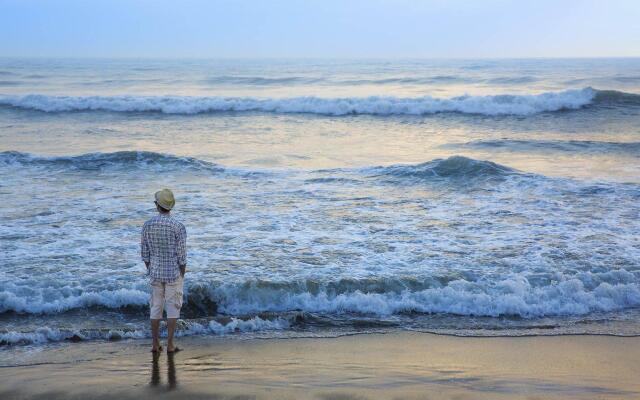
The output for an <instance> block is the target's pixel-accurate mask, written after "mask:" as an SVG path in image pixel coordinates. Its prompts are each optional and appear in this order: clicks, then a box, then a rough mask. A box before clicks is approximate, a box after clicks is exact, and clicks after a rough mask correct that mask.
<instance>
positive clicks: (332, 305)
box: [0, 269, 640, 318]
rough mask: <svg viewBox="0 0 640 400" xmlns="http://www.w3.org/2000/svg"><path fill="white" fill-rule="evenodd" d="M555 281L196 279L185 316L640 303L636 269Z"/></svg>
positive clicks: (493, 312) (112, 294)
mask: <svg viewBox="0 0 640 400" xmlns="http://www.w3.org/2000/svg"><path fill="white" fill-rule="evenodd" d="M554 276H555V278H554V279H557V280H554V279H551V277H549V279H548V281H544V280H543V281H540V280H539V279H537V278H536V279H533V280H531V279H529V278H528V277H527V276H524V275H517V274H513V275H505V276H502V277H496V278H495V279H493V280H484V279H482V278H479V279H478V280H467V279H445V278H441V279H438V278H437V277H432V278H427V279H423V280H420V279H416V278H412V279H393V278H372V279H365V280H356V279H349V280H340V281H335V282H324V283H323V282H317V281H313V280H303V281H298V282H272V281H257V280H256V281H246V282H239V283H221V282H208V283H206V282H196V283H193V284H191V285H190V286H189V287H187V288H186V290H185V296H186V301H185V310H184V312H185V316H187V317H190V318H197V317H211V316H214V315H217V314H223V315H229V316H242V315H257V314H260V313H265V312H275V313H285V312H293V311H299V312H311V313H324V314H330V315H335V314H345V313H355V314H366V315H374V316H390V315H399V314H406V313H426V314H431V313H437V314H451V315H459V316H479V317H480V316H482V317H499V316H515V317H521V318H535V317H547V316H570V315H585V314H589V313H592V312H611V311H617V310H622V309H626V308H633V307H638V306H640V275H639V272H638V271H635V272H633V271H627V270H625V269H619V270H614V271H609V272H604V273H594V272H584V273H579V274H576V275H564V276H562V277H560V278H559V277H558V276H557V274H556V275H554ZM148 298H149V294H148V293H147V292H145V291H142V290H133V289H119V290H116V291H108V290H105V291H102V292H84V293H81V294H79V295H73V296H68V297H60V298H56V299H53V300H44V298H43V296H42V295H34V294H33V293H32V294H31V295H29V296H27V297H25V296H20V295H16V294H14V293H12V292H10V291H8V290H6V291H3V292H0V312H17V313H24V314H41V313H47V314H56V313H62V312H65V311H69V310H72V309H77V308H87V307H95V306H100V307H106V308H114V309H118V308H124V307H137V308H138V309H140V308H141V307H146V306H147V302H148Z"/></svg>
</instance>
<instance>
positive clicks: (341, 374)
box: [0, 332, 640, 400]
mask: <svg viewBox="0 0 640 400" xmlns="http://www.w3.org/2000/svg"><path fill="white" fill-rule="evenodd" d="M178 345H179V346H182V347H183V348H184V350H183V351H182V352H179V353H177V354H175V355H174V356H168V355H167V354H166V353H163V354H161V355H160V356H159V357H156V358H155V361H154V357H153V356H152V354H151V353H149V346H150V344H149V343H148V340H126V341H119V342H80V343H73V344H71V343H57V344H54V345H51V346H41V347H32V346H24V347H21V348H19V347H15V348H9V349H4V350H0V351H1V352H3V353H4V357H3V358H4V359H5V360H4V361H5V362H11V363H13V364H14V365H13V366H4V367H2V368H0V380H1V381H2V382H3V384H2V389H1V390H0V397H1V398H3V399H30V398H43V399H44V398H46V399H69V398H71V399H73V398H78V399H80V398H87V397H91V398H100V399H110V398H120V399H134V398H135V399H138V400H140V399H146V398H152V397H163V398H184V397H185V396H186V397H188V398H215V399H226V398H238V399H240V398H242V399H245V398H256V399H282V398H285V399H288V398H291V399H293V398H296V399H298V398H309V399H377V398H428V399H450V398H456V399H487V400H488V399H502V398H504V399H507V398H508V399H534V398H536V399H537V398H544V399H593V398H598V399H635V398H638V397H639V396H640V383H638V382H637V376H640V363H638V360H640V338H639V337H620V336H604V335H562V336H526V337H525V336H520V337H457V336H450V335H441V334H431V333H419V332H394V333H385V334H380V333H378V334H376V333H372V334H364V335H363V334H355V335H347V336H340V337H333V338H287V339H286V340H283V338H277V339H273V338H272V339H265V338H252V339H240V338H228V337H227V338H225V337H218V338H211V337H203V336H191V337H183V338H179V339H178ZM18 361H20V362H21V364H24V365H15V364H18ZM5 365H6V364H5Z"/></svg>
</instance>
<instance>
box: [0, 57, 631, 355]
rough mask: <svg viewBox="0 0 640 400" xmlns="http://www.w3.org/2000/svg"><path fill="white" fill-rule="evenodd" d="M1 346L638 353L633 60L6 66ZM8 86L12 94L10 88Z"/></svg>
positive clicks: (0, 106) (0, 121)
mask: <svg viewBox="0 0 640 400" xmlns="http://www.w3.org/2000/svg"><path fill="white" fill-rule="evenodd" d="M0 77H1V78H2V82H4V83H0V140H1V142H0V151H2V153H0V193H2V195H3V196H2V197H3V202H2V206H1V208H0V212H1V214H2V219H1V222H0V242H1V243H2V248H3V251H2V253H1V254H0V265H1V268H0V278H1V279H0V313H2V314H0V321H2V328H0V329H2V332H0V340H1V341H2V342H3V343H5V344H11V343H33V342H35V343H41V342H46V341H51V340H53V341H56V340H62V339H65V338H70V337H73V336H74V335H76V337H78V338H87V339H88V338H110V337H111V338H117V337H144V336H146V335H148V332H147V327H146V315H145V312H146V311H145V307H146V304H147V301H148V285H147V282H146V277H145V276H144V273H143V271H144V266H143V265H142V263H141V261H140V260H139V254H138V253H139V248H138V246H139V231H140V226H141V225H142V223H143V222H144V221H145V220H146V219H147V218H149V217H150V216H152V215H153V208H152V206H153V204H152V202H151V201H150V198H151V196H152V193H153V192H154V191H155V190H157V189H158V188H160V187H165V186H166V187H170V188H172V189H173V190H174V191H175V193H176V195H177V202H178V205H177V207H176V216H177V217H178V218H179V219H181V220H182V221H184V223H185V224H186V226H187V230H188V234H189V242H188V245H189V275H188V277H187V282H186V285H187V288H186V292H187V294H186V295H187V306H186V308H185V310H184V311H185V313H184V317H185V318H184V321H183V323H182V327H181V331H180V332H181V334H183V335H186V334H201V333H208V334H221V333H223V334H228V333H232V332H238V331H243V332H253V334H259V335H266V336H270V335H276V336H278V335H280V336H281V335H285V336H291V335H293V336H296V335H310V334H312V335H320V336H322V335H335V334H344V333H349V332H354V331H379V330H388V329H391V330H396V329H411V330H423V331H432V332H441V333H451V334H458V335H521V334H563V333H600V334H615V335H637V334H640V325H639V324H638V321H639V319H638V307H639V306H640V286H639V284H640V263H639V262H638V260H639V259H640V258H639V256H640V241H639V240H638V233H639V232H640V224H639V223H638V215H639V213H640V207H639V206H638V199H639V198H640V180H639V179H638V176H640V175H639V174H638V172H639V171H638V170H639V167H640V162H639V161H640V145H639V143H640V139H639V136H640V60H635V59H629V60H606V59H603V60H556V61H549V60H546V61H545V60H522V61H517V60H507V61H486V60H485V61H473V60H471V61H437V62H436V61H402V62H399V61H371V62H366V63H364V62H347V61H332V62H329V61H284V60H283V61H270V62H265V61H251V62H249V61H244V62H240V61H234V62H231V61H224V62H223V61H157V60H156V61H154V60H148V61H135V62H134V61H122V60H94V61H77V60H76V61H71V60H46V61H45V60H38V61H34V60H17V59H3V60H1V61H0ZM7 82H10V83H9V84H7Z"/></svg>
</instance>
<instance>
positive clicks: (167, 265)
mask: <svg viewBox="0 0 640 400" xmlns="http://www.w3.org/2000/svg"><path fill="white" fill-rule="evenodd" d="M186 239H187V232H186V229H185V227H184V225H183V224H182V223H181V222H179V221H177V220H176V219H175V218H173V217H172V216H171V215H168V214H159V215H157V216H155V217H153V218H151V219H149V220H148V221H147V222H145V224H144V226H143V227H142V259H143V260H144V261H145V262H148V263H150V268H149V275H150V277H151V280H152V281H158V282H173V281H175V280H176V279H178V277H179V276H180V268H179V266H180V265H186V263H187V261H186V260H187V254H186Z"/></svg>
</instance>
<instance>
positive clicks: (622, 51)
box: [0, 0, 640, 58]
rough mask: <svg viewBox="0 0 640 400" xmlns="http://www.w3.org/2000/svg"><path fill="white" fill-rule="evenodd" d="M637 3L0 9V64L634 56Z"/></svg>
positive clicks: (131, 0) (23, 2)
mask: <svg viewBox="0 0 640 400" xmlns="http://www.w3.org/2000/svg"><path fill="white" fill-rule="evenodd" d="M639 21H640V0H602V1H596V0H553V1H552V0H537V1H534V0H530V1H526V0H468V1H462V0H450V1H445V0H422V1H420V0H412V1H410V0H342V1H340V0H298V1H295V0H272V1H266V0H265V1H258V0H255V1H250V0H246V1H241V0H217V1H215V0H211V1H205V0H174V1H166V0H157V1H151V0H138V1H136V0H86V1H80V0H48V1H45V0H0V56H47V57H51V56H59V57H202V58H216V57H250V58H261V57H339V58H360V57H403V58H404V57H416V58H476V57H489V58H494V57H497V58H502V57H606V56H623V57H624V56H640V22H639Z"/></svg>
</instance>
